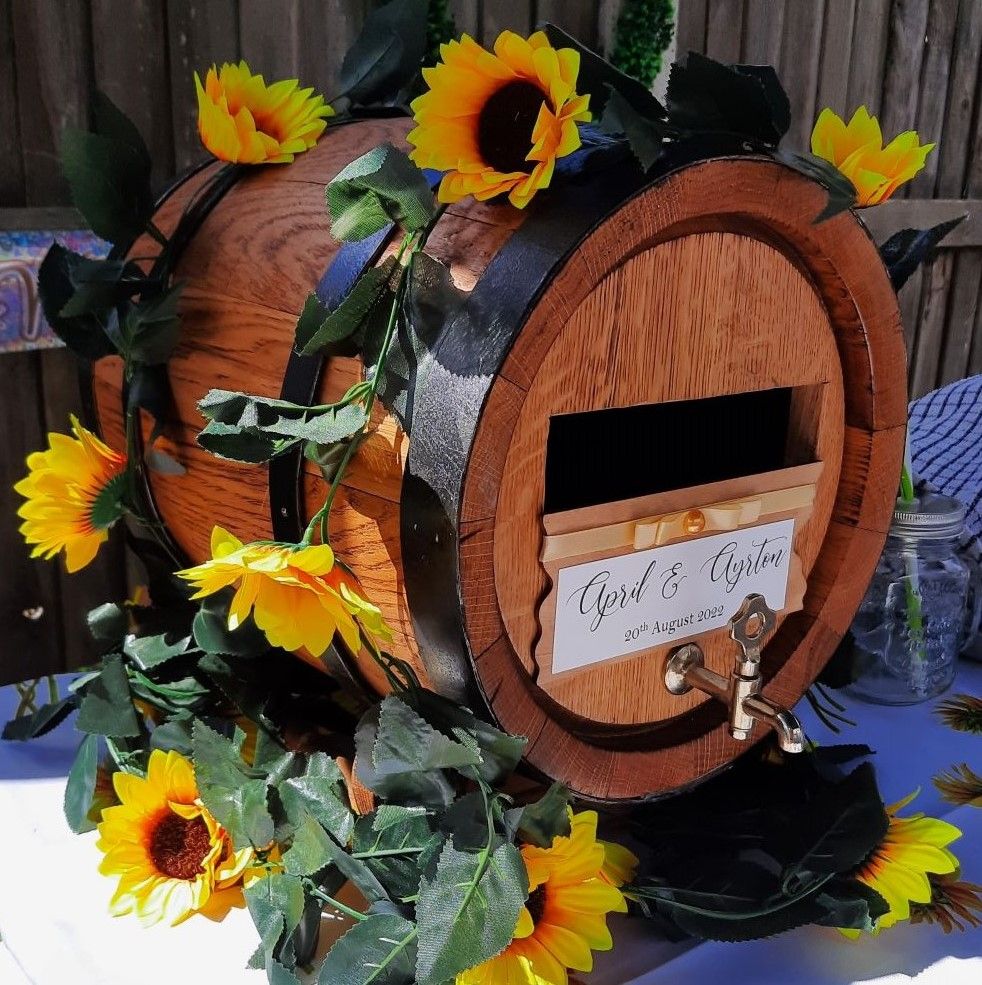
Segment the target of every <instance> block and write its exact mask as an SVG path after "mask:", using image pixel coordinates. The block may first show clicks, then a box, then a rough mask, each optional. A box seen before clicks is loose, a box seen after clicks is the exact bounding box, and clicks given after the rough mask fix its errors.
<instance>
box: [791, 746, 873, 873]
mask: <svg viewBox="0 0 982 985" xmlns="http://www.w3.org/2000/svg"><path fill="white" fill-rule="evenodd" d="M808 814H809V818H808V821H809V823H808V825H807V826H804V825H799V826H796V827H788V828H787V829H786V830H785V832H784V837H783V838H782V839H781V840H780V842H779V843H778V844H779V848H780V852H781V855H782V856H783V857H786V858H790V859H793V860H794V861H793V864H791V865H789V867H788V872H790V873H796V872H806V873H815V872H817V873H821V874H827V873H835V872H846V871H848V870H850V869H852V868H854V867H855V866H857V865H859V864H860V863H861V862H862V861H863V860H864V859H865V858H866V857H867V856H868V855H869V853H870V851H871V850H872V848H873V847H874V846H875V845H876V844H878V843H879V842H880V841H881V840H882V839H883V837H884V836H885V835H886V833H887V827H888V825H889V819H888V818H887V814H886V811H885V810H884V808H883V802H882V801H881V799H880V793H879V790H878V789H877V786H876V774H875V773H874V771H873V767H872V765H871V764H870V763H863V764H862V765H861V766H858V767H856V769H854V770H853V771H852V772H851V773H850V774H849V775H848V776H847V777H845V779H844V780H842V782H840V783H837V784H835V785H829V786H828V787H827V788H826V789H825V790H823V791H821V793H820V795H819V796H817V797H815V798H814V799H813V800H812V802H811V804H810V805H809V811H808Z"/></svg>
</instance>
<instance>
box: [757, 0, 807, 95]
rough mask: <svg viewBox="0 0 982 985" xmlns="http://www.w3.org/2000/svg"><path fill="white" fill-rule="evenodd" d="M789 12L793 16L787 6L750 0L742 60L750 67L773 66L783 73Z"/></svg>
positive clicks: (768, 1) (766, 0)
mask: <svg viewBox="0 0 982 985" xmlns="http://www.w3.org/2000/svg"><path fill="white" fill-rule="evenodd" d="M806 2H808V3H810V2H811V0H806ZM786 12H789V13H793V12H792V11H788V5H787V4H785V3H771V2H770V0H746V11H745V13H744V20H743V40H742V44H741V49H740V61H742V62H745V63H746V64H748V65H773V66H774V67H775V68H776V69H778V72H779V74H780V69H781V64H780V62H781V39H782V37H783V35H784V18H785V13H786ZM782 78H783V77H782Z"/></svg>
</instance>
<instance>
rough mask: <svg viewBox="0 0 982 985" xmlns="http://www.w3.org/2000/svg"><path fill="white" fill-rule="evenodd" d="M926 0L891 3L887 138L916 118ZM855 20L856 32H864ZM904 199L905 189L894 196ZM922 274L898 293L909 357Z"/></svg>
mask: <svg viewBox="0 0 982 985" xmlns="http://www.w3.org/2000/svg"><path fill="white" fill-rule="evenodd" d="M927 11H928V7H927V3H926V2H925V0H894V4H893V9H892V12H891V16H890V19H889V38H888V44H887V58H886V65H885V69H884V76H883V97H882V103H881V106H880V124H881V126H882V129H883V133H884V135H885V136H886V138H887V139H890V138H892V137H893V135H894V134H897V133H900V132H901V131H903V130H909V129H910V128H911V127H912V126H913V125H914V123H915V122H916V118H917V103H918V98H919V95H920V85H919V82H920V75H921V64H922V61H923V57H924V48H925V45H924V34H925V31H926V30H927ZM863 27H864V25H863V23H862V21H861V20H860V19H859V18H858V17H857V19H856V26H855V30H856V31H857V32H859V31H861V30H863ZM896 194H897V195H899V196H903V194H904V189H901V190H900V191H898V192H897V193H896ZM922 288H923V271H922V270H918V271H916V272H915V273H914V275H913V276H912V277H911V278H910V280H909V281H908V282H907V284H906V285H905V286H904V288H903V290H901V292H900V295H899V298H900V316H901V319H902V321H903V326H904V338H905V340H906V342H907V353H908V357H910V356H912V355H913V351H914V343H915V341H916V334H917V325H918V322H919V320H920V310H921V293H922Z"/></svg>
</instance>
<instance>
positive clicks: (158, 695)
mask: <svg viewBox="0 0 982 985" xmlns="http://www.w3.org/2000/svg"><path fill="white" fill-rule="evenodd" d="M130 690H131V691H132V692H133V697H135V698H141V699H142V700H144V701H146V702H148V703H150V704H152V705H154V706H156V707H157V708H160V709H162V710H164V711H167V712H180V711H185V710H187V711H198V710H200V709H201V707H202V705H204V704H205V703H206V702H207V701H208V700H209V699H210V698H211V697H212V693H211V690H210V689H209V688H208V687H206V686H205V685H204V684H202V683H201V681H199V680H198V678H197V677H195V676H194V675H193V674H189V675H186V676H184V677H180V678H177V679H170V680H157V679H155V678H153V677H148V676H147V675H146V674H144V673H142V672H141V671H140V670H138V669H136V668H133V670H132V672H131V678H130Z"/></svg>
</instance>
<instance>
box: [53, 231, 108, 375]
mask: <svg viewBox="0 0 982 985" xmlns="http://www.w3.org/2000/svg"><path fill="white" fill-rule="evenodd" d="M87 260H88V258H87V257H83V256H81V255H80V254H78V253H73V252H72V251H71V250H66V249H65V247H63V246H62V245H61V244H60V243H52V245H51V247H50V248H49V249H48V252H47V253H46V254H45V256H44V260H42V261H41V266H40V268H39V269H38V296H39V297H40V299H41V309H42V310H43V311H44V317H45V319H46V320H47V322H48V324H49V325H50V326H51V328H52V330H53V331H54V333H55V334H56V335H57V336H58V338H60V339H61V341H62V342H64V343H65V345H66V346H67V347H68V348H69V349H70V350H71V351H72V352H74V353H75V354H76V355H78V356H81V357H82V358H83V359H91V360H96V359H102V358H103V357H104V356H109V355H112V354H113V353H115V352H116V344H115V342H114V341H113V338H112V336H113V335H114V334H115V335H118V328H117V326H118V318H117V316H116V312H115V310H112V311H110V312H102V313H100V314H99V315H96V314H93V313H92V312H86V313H84V314H80V315H78V316H76V317H71V318H67V317H65V316H63V315H62V313H61V312H62V310H63V309H64V307H65V306H66V305H67V304H68V303H69V302H70V301H71V299H72V298H73V297H74V295H75V292H76V290H77V287H76V283H75V272H76V270H77V269H78V267H79V265H80V264H81V263H82V262H83V261H87Z"/></svg>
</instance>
